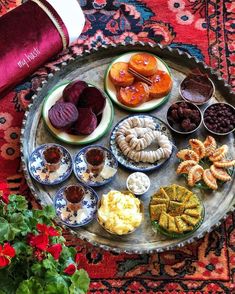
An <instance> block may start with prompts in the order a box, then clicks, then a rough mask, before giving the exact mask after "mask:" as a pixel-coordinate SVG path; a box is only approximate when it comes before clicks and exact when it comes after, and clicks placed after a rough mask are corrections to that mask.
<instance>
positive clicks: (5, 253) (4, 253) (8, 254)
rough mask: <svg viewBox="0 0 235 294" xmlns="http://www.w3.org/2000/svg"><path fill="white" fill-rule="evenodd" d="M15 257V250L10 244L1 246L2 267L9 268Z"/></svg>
mask: <svg viewBox="0 0 235 294" xmlns="http://www.w3.org/2000/svg"><path fill="white" fill-rule="evenodd" d="M15 255H16V253H15V249H14V248H13V247H12V246H11V245H10V244H9V243H5V244H4V245H3V246H2V245H0V267H4V266H7V265H8V264H9V263H10V262H11V258H12V257H14V256H15Z"/></svg>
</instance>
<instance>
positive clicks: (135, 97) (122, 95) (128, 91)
mask: <svg viewBox="0 0 235 294" xmlns="http://www.w3.org/2000/svg"><path fill="white" fill-rule="evenodd" d="M148 97H149V87H148V85H147V84H145V83H143V82H136V83H134V84H133V85H131V86H128V87H125V88H123V87H122V88H120V90H119V93H118V97H117V98H118V100H119V101H120V102H121V103H122V104H124V105H126V106H129V107H136V106H138V105H140V104H142V103H144V102H145V101H146V100H147V99H148Z"/></svg>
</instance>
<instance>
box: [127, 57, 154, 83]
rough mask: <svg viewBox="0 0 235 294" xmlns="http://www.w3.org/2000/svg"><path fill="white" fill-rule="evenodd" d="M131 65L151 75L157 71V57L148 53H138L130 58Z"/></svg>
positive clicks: (141, 72)
mask: <svg viewBox="0 0 235 294" xmlns="http://www.w3.org/2000/svg"><path fill="white" fill-rule="evenodd" d="M129 67H130V68H132V69H134V70H135V71H137V72H138V73H140V74H142V75H143V76H146V77H149V76H152V75H153V74H155V72H156V71H157V58H156V57H155V56H153V55H151V54H148V53H137V54H134V55H132V57H131V58H130V61H129Z"/></svg>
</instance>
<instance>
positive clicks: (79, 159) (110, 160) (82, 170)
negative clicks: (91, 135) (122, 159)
mask: <svg viewBox="0 0 235 294" xmlns="http://www.w3.org/2000/svg"><path fill="white" fill-rule="evenodd" d="M91 146H92V147H99V148H102V149H103V150H104V151H105V157H106V158H105V166H109V167H111V168H114V169H116V170H117V168H118V162H117V160H116V158H115V156H114V155H113V153H112V152H111V151H110V150H109V149H107V148H105V147H103V146H100V145H91ZM91 146H88V147H85V148H83V149H81V150H80V151H79V152H78V153H77V155H76V156H75V158H74V162H73V170H74V174H75V176H76V177H77V179H78V180H79V181H80V182H83V183H85V184H86V185H88V186H92V187H98V186H102V185H105V184H107V183H109V182H110V181H111V180H112V179H113V178H114V176H115V174H116V173H115V174H114V175H113V176H111V177H110V178H108V179H104V178H103V177H102V176H101V175H100V174H99V175H97V176H96V175H93V174H91V173H89V172H88V171H87V164H86V162H85V158H84V154H85V152H86V150H87V148H90V147H91Z"/></svg>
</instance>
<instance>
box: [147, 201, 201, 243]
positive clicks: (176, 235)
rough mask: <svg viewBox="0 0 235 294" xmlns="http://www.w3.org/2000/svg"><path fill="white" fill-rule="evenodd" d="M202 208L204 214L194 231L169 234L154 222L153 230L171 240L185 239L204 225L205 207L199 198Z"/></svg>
mask: <svg viewBox="0 0 235 294" xmlns="http://www.w3.org/2000/svg"><path fill="white" fill-rule="evenodd" d="M198 199H199V201H200V204H201V207H202V213H201V219H200V221H199V222H198V223H197V224H196V226H195V227H194V228H193V230H191V231H189V232H186V233H173V232H169V231H168V230H166V229H164V228H162V227H161V226H160V225H159V224H158V222H157V221H152V226H153V230H154V231H155V230H156V231H158V232H159V233H161V234H162V235H165V236H167V237H169V238H172V239H176V238H185V237H188V236H190V235H191V234H193V233H194V232H195V231H196V230H197V229H198V228H199V227H200V226H201V224H202V223H203V220H204V217H205V207H204V205H203V203H202V201H201V199H200V198H199V197H198Z"/></svg>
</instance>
